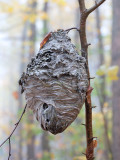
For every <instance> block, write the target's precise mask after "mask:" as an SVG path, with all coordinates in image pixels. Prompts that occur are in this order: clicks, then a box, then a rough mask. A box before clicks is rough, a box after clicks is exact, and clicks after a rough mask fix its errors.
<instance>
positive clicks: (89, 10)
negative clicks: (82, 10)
mask: <svg viewBox="0 0 120 160" xmlns="http://www.w3.org/2000/svg"><path fill="white" fill-rule="evenodd" d="M105 1H106V0H100V1H99V2H98V3H97V2H96V1H95V5H94V6H93V7H91V8H90V9H88V10H87V14H88V15H89V14H90V13H91V12H93V11H94V10H95V9H96V8H98V7H99V6H100V5H101V4H102V3H104V2H105Z"/></svg>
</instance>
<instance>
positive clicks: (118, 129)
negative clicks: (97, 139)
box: [112, 0, 120, 160]
mask: <svg viewBox="0 0 120 160" xmlns="http://www.w3.org/2000/svg"><path fill="white" fill-rule="evenodd" d="M112 63H113V65H118V66H119V68H120V0H113V28H112ZM118 75H120V70H119V74H118ZM112 93H113V101H112V102H113V145H112V146H113V159H114V160H118V159H120V79H119V80H118V81H115V82H114V83H113V86H112Z"/></svg>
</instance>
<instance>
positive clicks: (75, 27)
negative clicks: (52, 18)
mask: <svg viewBox="0 0 120 160" xmlns="http://www.w3.org/2000/svg"><path fill="white" fill-rule="evenodd" d="M73 29H76V30H77V31H78V32H79V31H80V29H79V28H76V27H72V28H69V29H66V30H65V31H67V32H69V31H71V30H73Z"/></svg>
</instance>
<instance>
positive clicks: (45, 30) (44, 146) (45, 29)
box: [41, 2, 50, 155]
mask: <svg viewBox="0 0 120 160" xmlns="http://www.w3.org/2000/svg"><path fill="white" fill-rule="evenodd" d="M43 11H44V12H45V13H47V12H48V2H44V8H43ZM47 33H48V20H43V37H45V35H46V34H47ZM48 136H49V134H48V132H46V131H43V133H42V139H41V148H42V153H43V155H44V153H45V152H47V153H48V154H50V146H49V139H48Z"/></svg>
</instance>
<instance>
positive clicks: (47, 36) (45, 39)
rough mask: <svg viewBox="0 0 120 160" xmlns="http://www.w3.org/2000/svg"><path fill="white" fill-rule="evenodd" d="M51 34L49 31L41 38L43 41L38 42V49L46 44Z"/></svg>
mask: <svg viewBox="0 0 120 160" xmlns="http://www.w3.org/2000/svg"><path fill="white" fill-rule="evenodd" d="M50 36H51V32H50V33H48V34H47V35H46V36H45V38H44V39H43V41H42V42H41V43H40V49H41V48H42V47H43V46H44V45H45V44H46V42H47V41H48V39H49V38H50Z"/></svg>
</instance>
